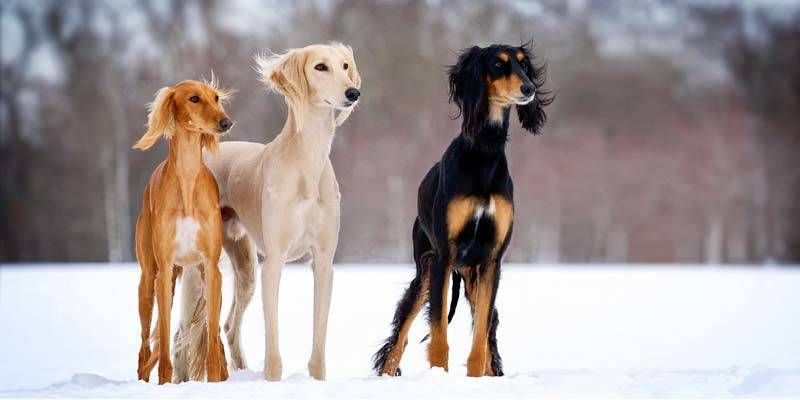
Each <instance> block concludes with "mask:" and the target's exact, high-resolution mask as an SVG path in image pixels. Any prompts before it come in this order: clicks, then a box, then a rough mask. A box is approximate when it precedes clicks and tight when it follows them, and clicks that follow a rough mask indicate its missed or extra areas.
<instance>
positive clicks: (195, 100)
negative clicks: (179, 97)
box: [189, 96, 200, 103]
mask: <svg viewBox="0 0 800 400" xmlns="http://www.w3.org/2000/svg"><path fill="white" fill-rule="evenodd" d="M189 101H191V102H192V103H199V102H200V98H199V97H197V96H192V97H189Z"/></svg>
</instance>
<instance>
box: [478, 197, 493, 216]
mask: <svg viewBox="0 0 800 400" xmlns="http://www.w3.org/2000/svg"><path fill="white" fill-rule="evenodd" d="M494 208H495V207H494V199H489V204H488V205H487V204H481V205H479V206H477V207H475V219H476V220H478V219H481V217H483V215H484V214H486V216H487V217H489V218H491V217H492V216H493V215H494Z"/></svg>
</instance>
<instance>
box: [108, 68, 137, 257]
mask: <svg viewBox="0 0 800 400" xmlns="http://www.w3.org/2000/svg"><path fill="white" fill-rule="evenodd" d="M114 75H115V74H114V71H113V70H112V71H109V72H108V76H109V79H108V80H107V85H106V88H107V90H108V91H107V93H105V96H104V97H106V100H107V105H108V110H109V116H110V119H111V129H110V132H108V135H109V137H108V139H107V141H106V148H105V149H103V152H102V154H103V159H102V162H103V164H102V165H103V181H104V182H103V183H104V184H103V187H104V191H105V193H104V208H105V216H106V237H107V238H108V239H107V240H108V259H109V261H111V262H122V261H129V260H131V259H132V258H131V221H130V200H129V199H130V197H129V192H128V145H127V141H128V128H127V120H126V115H125V106H124V104H125V103H124V101H123V99H122V98H120V96H121V92H122V90H121V89H122V88H120V87H119V86H118V85H114V83H113V82H121V81H122V77H117V78H118V79H114V78H113V77H114Z"/></svg>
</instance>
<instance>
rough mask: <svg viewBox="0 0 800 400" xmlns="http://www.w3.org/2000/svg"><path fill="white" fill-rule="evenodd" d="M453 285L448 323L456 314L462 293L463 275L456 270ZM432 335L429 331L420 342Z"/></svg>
mask: <svg viewBox="0 0 800 400" xmlns="http://www.w3.org/2000/svg"><path fill="white" fill-rule="evenodd" d="M452 286H453V290H452V296H451V298H450V311H448V312H447V323H448V324H449V323H450V321H452V320H453V316H454V315H456V307H458V296H459V294H460V293H461V275H459V274H457V273H455V272H453V285H452ZM430 337H431V334H430V333H428V334H427V335H425V337H424V338H422V340H420V341H419V342H420V343H424V342H425V341H426V340H428V338H430Z"/></svg>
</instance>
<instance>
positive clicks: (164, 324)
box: [156, 260, 172, 385]
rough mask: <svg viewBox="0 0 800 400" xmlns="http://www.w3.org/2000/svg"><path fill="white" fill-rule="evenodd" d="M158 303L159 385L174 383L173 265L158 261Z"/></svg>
mask: <svg viewBox="0 0 800 400" xmlns="http://www.w3.org/2000/svg"><path fill="white" fill-rule="evenodd" d="M156 281H157V287H156V302H157V303H158V340H159V349H158V350H159V354H158V384H159V385H163V384H165V383H168V382H172V360H171V359H170V351H169V349H170V344H169V329H170V326H169V322H170V321H169V320H170V316H171V315H172V263H171V262H165V261H163V260H158V276H157V277H156Z"/></svg>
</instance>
